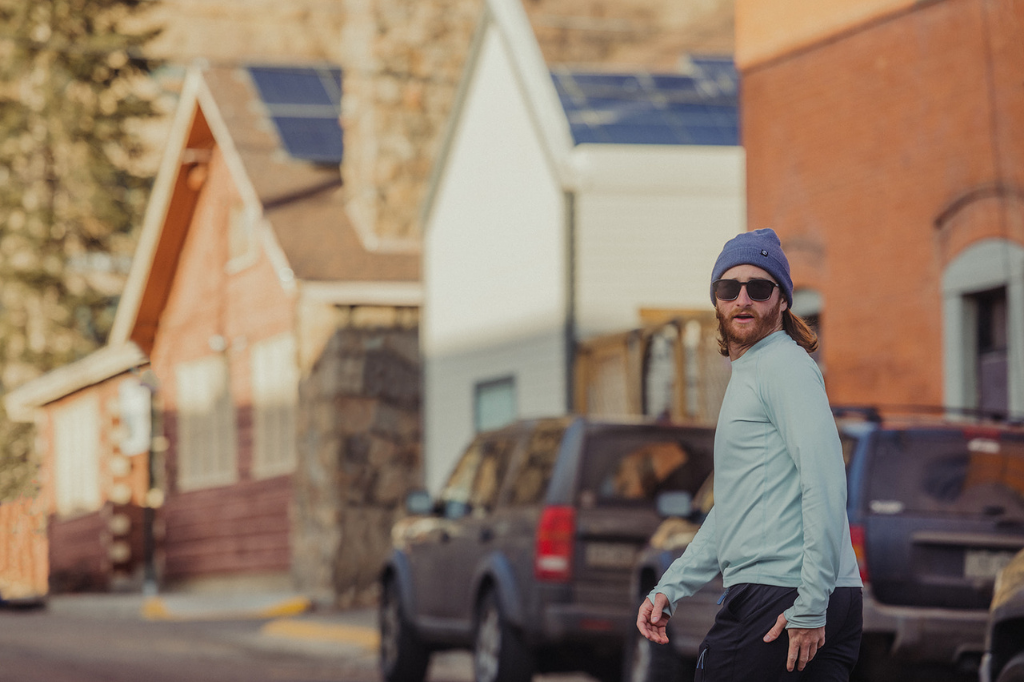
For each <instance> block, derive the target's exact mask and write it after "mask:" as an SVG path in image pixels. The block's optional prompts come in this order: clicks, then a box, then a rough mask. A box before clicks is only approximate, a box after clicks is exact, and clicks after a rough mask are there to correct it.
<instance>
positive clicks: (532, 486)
mask: <svg viewBox="0 0 1024 682" xmlns="http://www.w3.org/2000/svg"><path fill="white" fill-rule="evenodd" d="M564 434H565V427H564V426H543V425H542V426H538V427H537V428H536V429H534V430H533V432H532V433H531V434H530V436H529V438H528V440H527V442H526V445H525V448H524V451H523V455H522V457H521V458H520V463H519V465H518V467H517V469H516V472H515V474H514V477H513V479H512V482H511V485H510V486H509V492H508V503H509V504H510V505H513V506H515V505H528V504H537V503H539V502H540V501H541V500H542V499H543V498H544V494H545V492H547V489H548V482H549V481H550V479H551V471H552V468H553V467H554V466H555V460H556V459H557V458H558V450H559V447H561V444H562V436H563V435H564Z"/></svg>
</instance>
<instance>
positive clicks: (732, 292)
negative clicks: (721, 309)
mask: <svg viewBox="0 0 1024 682" xmlns="http://www.w3.org/2000/svg"><path fill="white" fill-rule="evenodd" d="M777 286H779V285H778V284H776V283H775V282H773V281H771V280H768V279H750V280H747V281H746V282H741V281H739V280H738V279H716V280H715V282H714V283H713V284H712V285H711V288H712V289H713V290H714V292H715V298H717V299H718V300H719V301H735V300H736V299H737V298H738V297H739V295H740V289H742V288H743V287H746V288H747V296H749V297H750V300H751V301H767V300H768V299H769V298H771V297H772V291H773V290H774V289H775V287H777Z"/></svg>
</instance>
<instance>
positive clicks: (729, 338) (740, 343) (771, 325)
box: [715, 296, 782, 349]
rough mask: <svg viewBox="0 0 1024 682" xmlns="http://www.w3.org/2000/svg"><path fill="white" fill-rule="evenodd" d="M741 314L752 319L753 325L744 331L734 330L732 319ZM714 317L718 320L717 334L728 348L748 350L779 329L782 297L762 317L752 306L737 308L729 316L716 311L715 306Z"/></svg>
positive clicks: (716, 307)
mask: <svg viewBox="0 0 1024 682" xmlns="http://www.w3.org/2000/svg"><path fill="white" fill-rule="evenodd" d="M741 314H742V315H750V316H751V317H753V318H754V323H753V324H751V325H749V326H748V327H747V328H745V329H738V328H736V325H735V323H734V322H733V319H734V318H735V317H736V316H737V315H741ZM715 317H717V318H718V333H719V334H721V336H722V339H723V340H725V343H726V345H727V346H728V347H729V348H733V347H735V348H740V349H745V348H750V347H751V346H753V345H754V344H756V343H757V342H758V341H760V340H761V339H763V338H764V337H766V336H768V335H769V334H771V333H772V332H774V331H775V330H777V329H778V328H779V323H780V321H781V319H782V297H781V296H780V297H779V298H778V300H777V301H776V302H775V307H773V308H772V309H771V310H769V311H768V312H767V313H765V314H764V315H762V314H760V313H759V312H758V311H757V310H755V309H754V308H753V307H752V306H751V307H749V308H739V309H737V310H734V311H733V312H732V313H730V314H729V315H725V314H723V313H722V311H721V310H719V309H718V306H715Z"/></svg>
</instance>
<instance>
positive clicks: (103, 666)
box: [0, 598, 977, 682]
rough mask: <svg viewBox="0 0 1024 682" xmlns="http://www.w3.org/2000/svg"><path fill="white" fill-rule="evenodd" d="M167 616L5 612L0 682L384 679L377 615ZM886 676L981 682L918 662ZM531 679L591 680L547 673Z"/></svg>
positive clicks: (79, 609) (81, 609)
mask: <svg viewBox="0 0 1024 682" xmlns="http://www.w3.org/2000/svg"><path fill="white" fill-rule="evenodd" d="M169 601H170V606H171V607H174V606H175V603H174V602H173V600H169ZM191 603H196V601H195V600H193V601H192V602H191ZM161 613H163V616H162V617H158V618H155V619H154V618H153V617H152V616H149V617H146V616H145V609H140V601H139V600H138V599H136V600H128V601H125V602H124V603H123V604H121V605H120V606H119V605H118V603H117V602H116V601H115V600H113V599H105V600H104V599H103V598H100V599H98V600H92V601H88V600H86V601H80V602H76V601H74V600H69V601H54V602H53V603H52V604H51V606H50V607H48V608H43V609H36V610H9V609H0V682H380V674H379V673H378V672H377V639H376V628H375V621H376V618H375V613H374V612H373V611H372V610H367V611H355V612H335V613H326V614H318V613H316V612H312V613H303V614H296V615H291V616H280V617H277V616H273V617H265V616H264V615H261V614H263V613H264V611H261V610H254V611H253V613H254V614H257V615H255V616H249V617H242V615H241V614H238V613H237V612H229V611H227V610H221V611H212V612H206V613H204V612H202V611H201V610H199V609H198V608H196V607H193V608H192V609H191V610H186V609H184V608H179V609H178V610H174V609H171V610H170V611H167V612H164V611H161ZM229 613H234V615H233V616H231V617H227V616H226V615H225V614H229ZM185 616H188V617H185ZM886 677H887V678H895V679H899V680H901V682H925V681H926V680H927V681H928V682H973V680H976V679H977V678H976V674H971V673H957V672H955V671H953V670H951V669H949V668H944V667H942V666H928V667H924V666H916V665H910V666H906V667H905V668H904V669H902V670H900V671H899V672H898V673H897V672H896V671H895V670H893V671H890V674H888V675H886ZM472 679H473V676H472V669H471V666H470V659H469V656H468V654H466V653H464V652H451V653H444V654H435V656H434V657H433V659H432V661H431V667H430V670H429V672H428V679H427V682H472ZM534 682H594V680H593V678H590V677H588V676H586V675H581V674H577V675H544V676H537V677H536V678H535V679H534Z"/></svg>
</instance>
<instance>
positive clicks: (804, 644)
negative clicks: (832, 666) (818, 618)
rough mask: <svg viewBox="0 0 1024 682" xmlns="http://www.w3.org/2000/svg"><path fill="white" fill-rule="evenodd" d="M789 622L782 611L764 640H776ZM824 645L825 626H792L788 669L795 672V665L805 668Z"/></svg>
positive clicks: (799, 668) (798, 667) (787, 661)
mask: <svg viewBox="0 0 1024 682" xmlns="http://www.w3.org/2000/svg"><path fill="white" fill-rule="evenodd" d="M788 622H789V621H787V620H786V616H785V615H784V614H781V613H780V614H779V617H778V619H777V620H776V621H775V625H774V626H773V627H772V629H771V630H769V631H768V634H767V635H765V636H764V641H766V642H774V641H775V640H776V639H777V638H778V636H779V635H781V634H782V631H783V630H785V629H786V623H788ZM823 646H825V626H822V627H820V628H808V629H804V628H790V629H789V658H787V659H786V670H788V671H789V672H793V667H794V666H796V669H797V670H803V669H804V668H805V667H806V666H807V664H808V663H810V662H811V659H812V658H814V654H816V653H818V649H820V648H821V647H823Z"/></svg>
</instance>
